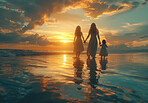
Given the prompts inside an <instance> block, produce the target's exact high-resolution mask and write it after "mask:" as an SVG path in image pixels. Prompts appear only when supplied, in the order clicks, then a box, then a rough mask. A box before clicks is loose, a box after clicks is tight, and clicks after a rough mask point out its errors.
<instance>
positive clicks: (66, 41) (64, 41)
mask: <svg viewBox="0 0 148 103" xmlns="http://www.w3.org/2000/svg"><path fill="white" fill-rule="evenodd" d="M62 42H63V43H68V42H70V41H68V40H62Z"/></svg>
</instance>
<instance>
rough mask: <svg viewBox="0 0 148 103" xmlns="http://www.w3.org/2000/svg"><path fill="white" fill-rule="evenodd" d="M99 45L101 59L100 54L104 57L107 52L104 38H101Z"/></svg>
mask: <svg viewBox="0 0 148 103" xmlns="http://www.w3.org/2000/svg"><path fill="white" fill-rule="evenodd" d="M100 46H102V47H101V50H100V56H101V59H102V56H104V59H105V56H108V52H107V49H106V48H107V45H106V40H102V44H101V45H100Z"/></svg>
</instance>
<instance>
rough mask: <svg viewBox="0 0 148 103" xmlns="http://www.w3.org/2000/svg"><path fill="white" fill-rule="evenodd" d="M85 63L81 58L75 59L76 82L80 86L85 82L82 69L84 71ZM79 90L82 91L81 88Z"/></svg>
mask: <svg viewBox="0 0 148 103" xmlns="http://www.w3.org/2000/svg"><path fill="white" fill-rule="evenodd" d="M83 64H84V62H83V61H82V60H80V59H79V58H75V59H74V63H73V66H74V68H75V70H74V82H75V83H76V84H78V85H80V84H81V83H82V82H83V79H82V71H83V70H82V69H83V66H84V65H83ZM77 89H79V90H80V89H81V87H80V86H79V87H78V88H77Z"/></svg>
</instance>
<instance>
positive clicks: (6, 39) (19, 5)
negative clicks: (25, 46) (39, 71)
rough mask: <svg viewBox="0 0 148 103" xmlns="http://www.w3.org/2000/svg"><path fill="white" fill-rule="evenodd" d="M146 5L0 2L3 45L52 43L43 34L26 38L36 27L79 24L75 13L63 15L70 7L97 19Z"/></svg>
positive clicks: (107, 0) (82, 0)
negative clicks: (27, 32)
mask: <svg viewBox="0 0 148 103" xmlns="http://www.w3.org/2000/svg"><path fill="white" fill-rule="evenodd" d="M146 2H147V0H145V1H144V2H141V0H140V1H138V2H137V0H136V1H135V0H3V1H0V37H1V38H0V43H21V42H26V43H29V44H38V45H48V44H50V42H49V41H48V40H47V39H45V38H44V37H43V36H40V35H39V34H32V35H29V36H25V34H24V33H25V32H26V31H27V30H31V29H34V28H35V27H36V26H41V25H43V24H44V23H45V22H52V23H53V22H56V21H57V20H63V21H68V20H73V21H74V22H75V21H77V20H79V19H83V18H81V17H79V16H77V15H73V14H68V13H65V14H62V13H63V11H64V10H66V9H68V8H78V7H79V8H82V9H84V11H86V13H87V15H88V16H90V17H92V18H96V17H98V16H101V15H103V14H110V13H118V11H122V10H123V11H124V10H129V9H132V8H137V7H138V6H140V5H144V4H146ZM126 8H128V9H126ZM60 13H61V14H60ZM54 14H55V15H57V16H56V18H57V20H53V19H52V18H51V15H54ZM63 15H64V16H63ZM61 17H64V18H61ZM131 27H132V26H131ZM141 28H142V29H141V32H142V33H143V35H141V38H142V37H144V36H145V35H144V31H146V27H141ZM144 28H145V30H144ZM142 30H143V31H142ZM132 33H133V32H132ZM132 33H131V32H129V35H130V36H131V34H132ZM138 33H139V32H138ZM146 33H147V32H145V34H146ZM127 34H128V33H127ZM134 34H136V33H133V35H134ZM110 35H111V36H112V35H113V34H110ZM136 35H139V34H136ZM131 37H132V36H131ZM116 38H118V37H115V36H113V37H112V39H116ZM119 38H120V37H119Z"/></svg>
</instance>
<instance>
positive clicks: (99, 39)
mask: <svg viewBox="0 0 148 103" xmlns="http://www.w3.org/2000/svg"><path fill="white" fill-rule="evenodd" d="M97 35H98V39H99V44H101V41H100V36H99V31H98V30H97Z"/></svg>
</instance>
